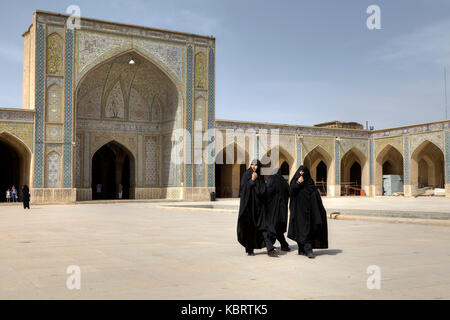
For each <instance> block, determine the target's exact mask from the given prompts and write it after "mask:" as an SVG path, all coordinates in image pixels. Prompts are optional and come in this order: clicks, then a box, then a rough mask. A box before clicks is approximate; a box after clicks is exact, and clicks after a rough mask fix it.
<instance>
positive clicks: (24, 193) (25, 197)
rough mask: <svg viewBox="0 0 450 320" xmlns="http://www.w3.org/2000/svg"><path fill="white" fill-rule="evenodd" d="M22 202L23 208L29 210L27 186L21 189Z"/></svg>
mask: <svg viewBox="0 0 450 320" xmlns="http://www.w3.org/2000/svg"><path fill="white" fill-rule="evenodd" d="M22 201H23V208H24V209H26V208H28V209H30V189H29V188H28V186H27V185H24V186H23V188H22Z"/></svg>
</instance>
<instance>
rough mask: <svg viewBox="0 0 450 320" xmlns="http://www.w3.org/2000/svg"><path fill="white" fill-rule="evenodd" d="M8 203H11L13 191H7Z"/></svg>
mask: <svg viewBox="0 0 450 320" xmlns="http://www.w3.org/2000/svg"><path fill="white" fill-rule="evenodd" d="M6 202H11V190H9V189H8V190H6Z"/></svg>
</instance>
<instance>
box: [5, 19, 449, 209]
mask: <svg viewBox="0 0 450 320" xmlns="http://www.w3.org/2000/svg"><path fill="white" fill-rule="evenodd" d="M69 20H70V17H69V16H67V15H62V14H57V13H50V12H44V11H36V12H35V13H34V15H33V22H32V24H31V26H30V28H29V29H28V30H27V31H26V32H25V33H24V34H23V38H24V64H23V99H22V109H12V108H10V109H7V108H0V154H1V157H0V162H1V164H0V165H1V167H2V168H8V170H5V172H3V173H1V174H0V192H1V193H0V201H2V200H3V195H4V193H5V190H6V189H7V188H9V187H10V186H12V185H15V186H16V187H18V189H19V188H21V187H22V186H23V185H25V184H27V185H29V186H30V190H31V201H32V203H71V202H75V201H86V200H94V199H116V198H122V199H184V200H207V199H210V194H211V192H216V194H217V196H219V197H237V196H239V184H240V177H241V175H242V172H243V170H245V168H248V165H249V163H250V161H251V160H252V159H253V158H260V159H262V161H263V163H266V164H267V166H272V167H281V168H282V171H283V174H284V175H285V177H286V178H290V177H292V176H293V174H294V173H295V170H296V168H297V167H298V166H299V165H300V164H306V165H308V166H309V167H310V169H311V173H312V176H313V178H314V179H315V180H316V182H317V183H318V186H319V188H321V192H322V193H323V194H324V195H325V194H326V195H327V196H341V195H354V194H357V195H365V196H378V195H382V194H384V193H385V189H386V186H385V185H384V183H385V182H384V178H383V177H386V176H392V177H393V179H394V178H395V179H398V180H399V181H400V183H401V185H402V192H403V194H404V195H405V196H414V195H416V194H417V193H418V192H419V191H420V190H421V188H423V187H431V188H437V189H445V192H444V194H445V195H446V196H447V197H450V121H440V122H433V123H425V124H417V125H410V126H404V127H398V128H390V129H383V130H366V129H364V128H363V127H362V126H361V125H359V124H356V123H342V122H338V121H333V122H329V123H323V124H318V125H315V126H292V125H279V124H270V123H256V122H244V121H231V120H218V119H215V105H214V101H215V39H214V38H213V37H206V36H199V35H193V34H188V33H181V32H173V31H167V30H160V29H153V28H147V27H139V26H134V25H126V24H121V23H113V22H107V21H101V20H96V19H88V18H81V20H80V25H79V26H78V27H77V28H73V27H71V25H70V23H69ZM268 133H269V134H268ZM267 137H268V138H267ZM275 155H276V157H274V156H275Z"/></svg>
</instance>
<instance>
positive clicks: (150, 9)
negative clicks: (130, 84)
mask: <svg viewBox="0 0 450 320" xmlns="http://www.w3.org/2000/svg"><path fill="white" fill-rule="evenodd" d="M0 3H1V10H0V18H1V19H0V30H1V31H0V34H1V42H0V70H1V72H0V83H1V85H0V105H1V106H5V107H20V106H21V104H22V57H23V40H22V37H21V35H22V34H23V32H25V31H26V30H27V28H28V26H29V25H30V24H31V22H32V14H33V12H34V11H35V10H36V9H41V10H47V11H54V12H60V13H65V12H66V8H67V7H68V6H69V5H71V4H76V5H78V6H80V8H81V15H82V16H85V17H90V18H97V19H103V20H109V21H116V22H124V23H130V24H137V25H143V26H148V27H156V28H164V29H170V30H176V31H182V32H190V33H197V34H202V35H213V36H214V37H216V118H217V119H230V120H246V121H258V122H274V123H286V124H298V125H313V124H315V123H319V122H325V121H331V120H341V121H357V122H360V123H362V124H363V125H365V122H366V120H368V121H369V124H370V125H373V126H375V128H376V129H381V128H386V127H394V126H401V125H408V124H414V123H422V122H431V121H439V120H444V119H445V108H444V75H443V74H444V71H443V70H444V66H447V68H448V69H449V70H448V75H449V77H448V80H449V81H448V82H450V1H448V0H433V1H427V0H396V1H392V0H389V1H386V0H384V1H375V0H371V1H366V0H342V1H334V0H327V1H325V0H323V1H320V0H317V1H312V0H308V1H304V0H289V1H287V0H280V1H268V0H259V1H255V0H245V1H244V0H241V1H235V0H226V1H218V0H209V1H206V0H202V1H200V0H190V1H184V0H180V1H170V0H166V1H154V0H152V1H139V0H136V1H119V0H109V1H74V0H72V1H36V0H34V1H5V0H1V2H0ZM373 4H375V5H378V6H380V8H381V28H382V29H381V30H369V29H368V28H367V27H366V20H367V18H368V16H369V15H368V14H367V13H366V9H367V7H368V6H369V5H373ZM449 94H450V91H449ZM449 113H450V112H449Z"/></svg>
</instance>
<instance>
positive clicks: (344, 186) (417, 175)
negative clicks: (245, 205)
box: [216, 140, 445, 198]
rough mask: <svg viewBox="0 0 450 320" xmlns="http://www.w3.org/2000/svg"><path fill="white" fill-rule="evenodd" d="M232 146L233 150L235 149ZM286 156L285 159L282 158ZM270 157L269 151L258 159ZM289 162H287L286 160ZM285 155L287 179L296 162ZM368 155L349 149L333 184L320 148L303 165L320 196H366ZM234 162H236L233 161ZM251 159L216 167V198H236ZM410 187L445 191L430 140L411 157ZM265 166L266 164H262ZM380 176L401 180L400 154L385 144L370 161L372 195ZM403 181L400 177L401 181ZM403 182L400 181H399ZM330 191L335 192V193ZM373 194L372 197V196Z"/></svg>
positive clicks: (331, 166) (330, 163) (329, 162)
mask: <svg viewBox="0 0 450 320" xmlns="http://www.w3.org/2000/svg"><path fill="white" fill-rule="evenodd" d="M236 148H237V147H236V146H235V150H236ZM285 154H287V156H285ZM269 156H270V151H269V152H268V153H267V155H265V156H264V157H262V158H261V159H262V160H265V161H266V162H267V161H268V160H266V159H265V157H269ZM287 159H289V160H287ZM293 159H294V158H293V156H291V155H290V154H289V153H288V152H286V151H285V150H283V151H282V152H280V161H279V163H281V168H282V171H283V175H285V178H286V179H287V180H289V179H290V178H292V175H293V173H294V172H295V170H296V168H295V166H293V164H295V163H296V162H295V161H294V160H293ZM369 159H370V158H369V155H365V154H364V153H363V152H362V151H361V150H360V149H359V148H356V147H353V148H350V149H349V150H348V151H346V152H345V153H344V155H343V156H342V157H341V159H340V161H339V162H340V165H339V167H340V175H339V176H340V181H339V183H338V184H335V175H336V172H335V161H334V158H333V156H331V155H330V154H329V153H328V152H327V151H325V149H324V148H322V147H321V146H316V147H315V148H314V149H312V150H311V151H309V152H308V153H307V154H306V156H305V157H304V160H303V164H304V165H306V166H308V167H309V168H310V171H311V176H312V178H313V179H314V180H315V182H316V185H317V186H318V188H319V190H320V192H321V194H322V195H329V196H330V195H331V196H339V195H341V196H345V195H348V196H352V195H357V196H360V195H366V196H367V195H370V192H371V188H370V186H371V184H370V164H369ZM235 160H236V159H235ZM250 161H251V159H250V158H249V155H248V154H247V153H246V158H245V164H239V165H236V164H226V165H220V164H216V190H217V196H218V197H225V198H226V197H238V195H239V185H240V178H241V177H242V174H243V172H244V171H245V170H246V169H247V168H248V167H249V164H250ZM410 163H411V165H410V174H411V182H410V184H412V185H415V186H416V187H415V189H418V188H422V187H432V188H445V166H444V164H445V157H444V153H443V152H442V150H441V149H440V148H439V147H437V146H436V145H435V144H434V143H432V142H430V141H427V140H426V141H424V142H423V143H422V144H420V145H419V146H418V147H417V148H416V149H414V151H413V152H412V155H411V162H410ZM263 167H268V165H267V164H266V165H263ZM383 175H395V176H400V177H403V175H404V159H403V155H402V153H401V152H400V151H399V150H398V149H397V148H396V147H394V146H392V145H390V144H388V145H386V146H385V147H384V148H383V149H382V150H381V151H380V152H378V153H377V155H376V158H375V159H374V187H375V189H374V190H375V192H376V195H383V194H384V193H383V185H382V183H383ZM402 179H403V178H402ZM401 182H402V183H403V180H402V181H401ZM333 190H338V191H337V192H339V193H338V194H336V193H335V192H334V193H333ZM372 195H373V194H372Z"/></svg>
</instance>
